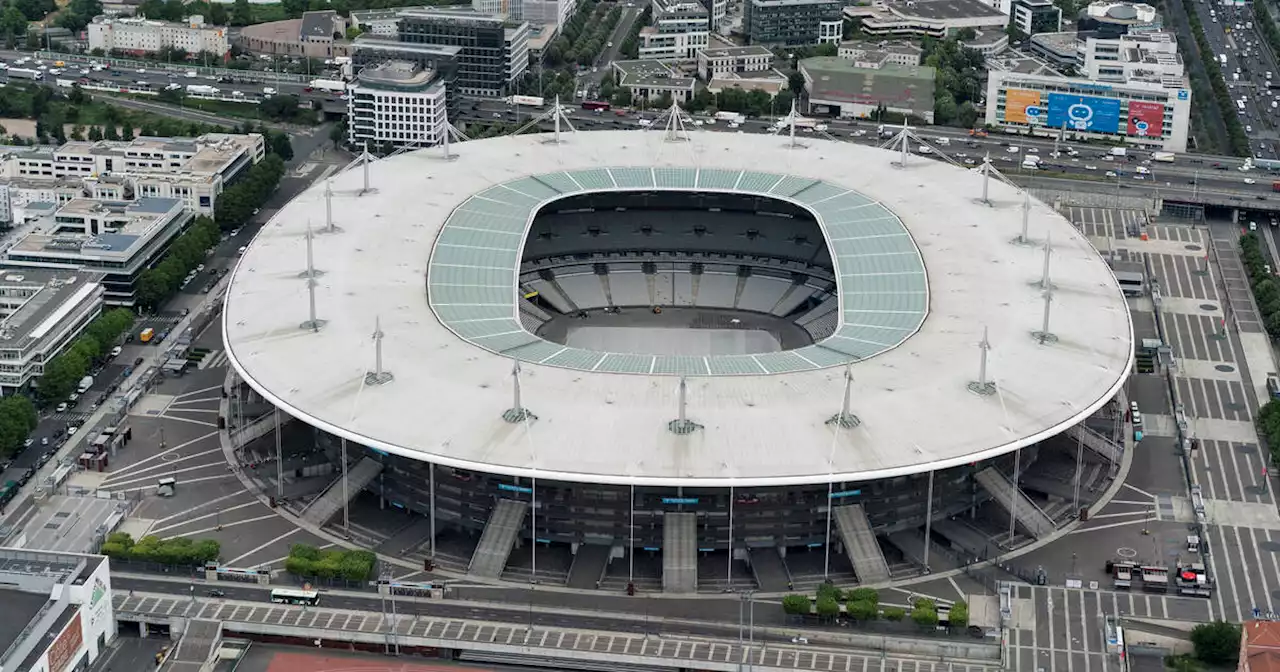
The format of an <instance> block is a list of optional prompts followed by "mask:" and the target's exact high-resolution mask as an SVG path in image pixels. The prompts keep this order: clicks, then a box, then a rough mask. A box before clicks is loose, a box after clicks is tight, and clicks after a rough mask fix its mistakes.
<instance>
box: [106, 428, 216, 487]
mask: <svg viewBox="0 0 1280 672" xmlns="http://www.w3.org/2000/svg"><path fill="white" fill-rule="evenodd" d="M217 435H218V433H217V432H209V433H208V434H205V435H204V436H197V437H196V438H194V439H191V440H190V441H187V442H186V443H180V444H178V445H176V446H174V447H172V448H170V449H168V450H166V451H163V452H159V453H156V454H155V455H152V456H151V457H148V458H146V459H142V460H138V461H137V462H134V463H133V464H131V465H129V466H127V467H123V468H121V469H120V471H117V472H116V473H115V474H112V475H113V476H114V475H116V474H121V473H124V472H125V471H127V470H132V469H136V468H137V467H138V465H142V464H146V463H148V462H150V461H152V460H156V459H159V458H161V457H163V456H164V455H168V454H169V453H172V452H173V451H175V450H182V449H183V448H186V447H187V446H189V445H191V444H193V443H196V442H197V441H204V440H205V439H208V438H210V437H214V436H217Z"/></svg>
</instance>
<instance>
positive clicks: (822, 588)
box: [818, 583, 844, 602]
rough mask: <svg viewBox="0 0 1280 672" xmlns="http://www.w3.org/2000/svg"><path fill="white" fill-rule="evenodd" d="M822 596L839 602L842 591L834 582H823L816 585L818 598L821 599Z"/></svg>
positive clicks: (841, 599) (841, 597) (842, 597)
mask: <svg viewBox="0 0 1280 672" xmlns="http://www.w3.org/2000/svg"><path fill="white" fill-rule="evenodd" d="M824 597H826V598H830V599H833V600H835V601H836V602H841V601H843V600H844V593H843V592H841V590H840V589H839V588H836V587H835V585H834V584H831V583H824V584H821V585H819V586H818V599H819V600H821V599H822V598H824Z"/></svg>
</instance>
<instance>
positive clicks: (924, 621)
mask: <svg viewBox="0 0 1280 672" xmlns="http://www.w3.org/2000/svg"><path fill="white" fill-rule="evenodd" d="M911 620H913V621H915V622H916V625H918V626H920V627H922V628H932V627H934V626H935V625H937V624H938V610H937V609H934V608H930V606H929V605H927V604H921V603H917V606H916V607H915V608H914V609H912V610H911Z"/></svg>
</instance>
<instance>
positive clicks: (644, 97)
mask: <svg viewBox="0 0 1280 672" xmlns="http://www.w3.org/2000/svg"><path fill="white" fill-rule="evenodd" d="M612 65H613V78H614V81H615V82H617V85H618V86H620V87H622V88H625V89H627V90H629V91H631V100H632V101H633V103H639V102H640V101H645V102H647V103H657V102H658V101H659V100H661V99H662V98H663V96H664V95H666V96H670V97H671V100H673V101H676V102H680V103H685V102H688V101H689V100H690V99H692V98H693V92H694V86H695V84H696V83H697V80H696V79H694V78H693V77H682V76H680V75H678V74H677V73H676V72H675V71H674V70H672V69H671V68H670V67H668V66H667V65H666V64H665V63H663V62H661V61H654V60H636V61H614V62H613V63H612Z"/></svg>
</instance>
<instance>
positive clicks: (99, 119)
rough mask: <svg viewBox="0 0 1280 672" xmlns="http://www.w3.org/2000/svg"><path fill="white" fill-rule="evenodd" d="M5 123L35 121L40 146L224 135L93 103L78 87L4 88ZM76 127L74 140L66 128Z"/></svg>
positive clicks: (0, 110) (0, 104)
mask: <svg viewBox="0 0 1280 672" xmlns="http://www.w3.org/2000/svg"><path fill="white" fill-rule="evenodd" d="M0 117H15V118H21V119H34V120H35V121H36V139H37V140H38V141H39V142H40V143H41V144H49V143H52V142H57V143H63V142H66V141H67V140H68V139H72V140H86V139H87V140H130V139H132V138H133V137H134V133H135V129H137V132H139V133H141V134H142V135H148V136H157V137H188V136H196V135H201V134H203V133H209V132H215V131H224V130H226V129H225V128H223V127H221V126H212V125H209V124H201V123H197V122H189V121H182V120H179V119H170V118H168V117H163V116H160V115H158V114H153V113H151V112H142V111H134V110H126V109H123V108H119V107H116V106H114V105H108V104H106V103H102V102H99V101H95V100H93V99H91V98H90V97H89V96H88V95H87V94H86V93H85V92H84V90H82V89H81V88H80V87H79V86H74V87H72V88H71V89H69V90H67V89H56V90H55V89H52V88H49V87H45V86H39V85H35V84H26V85H18V84H15V83H13V82H10V83H9V86H7V87H4V88H0ZM68 125H70V126H72V132H71V134H70V135H68V134H67V133H66V127H67V126H68Z"/></svg>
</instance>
